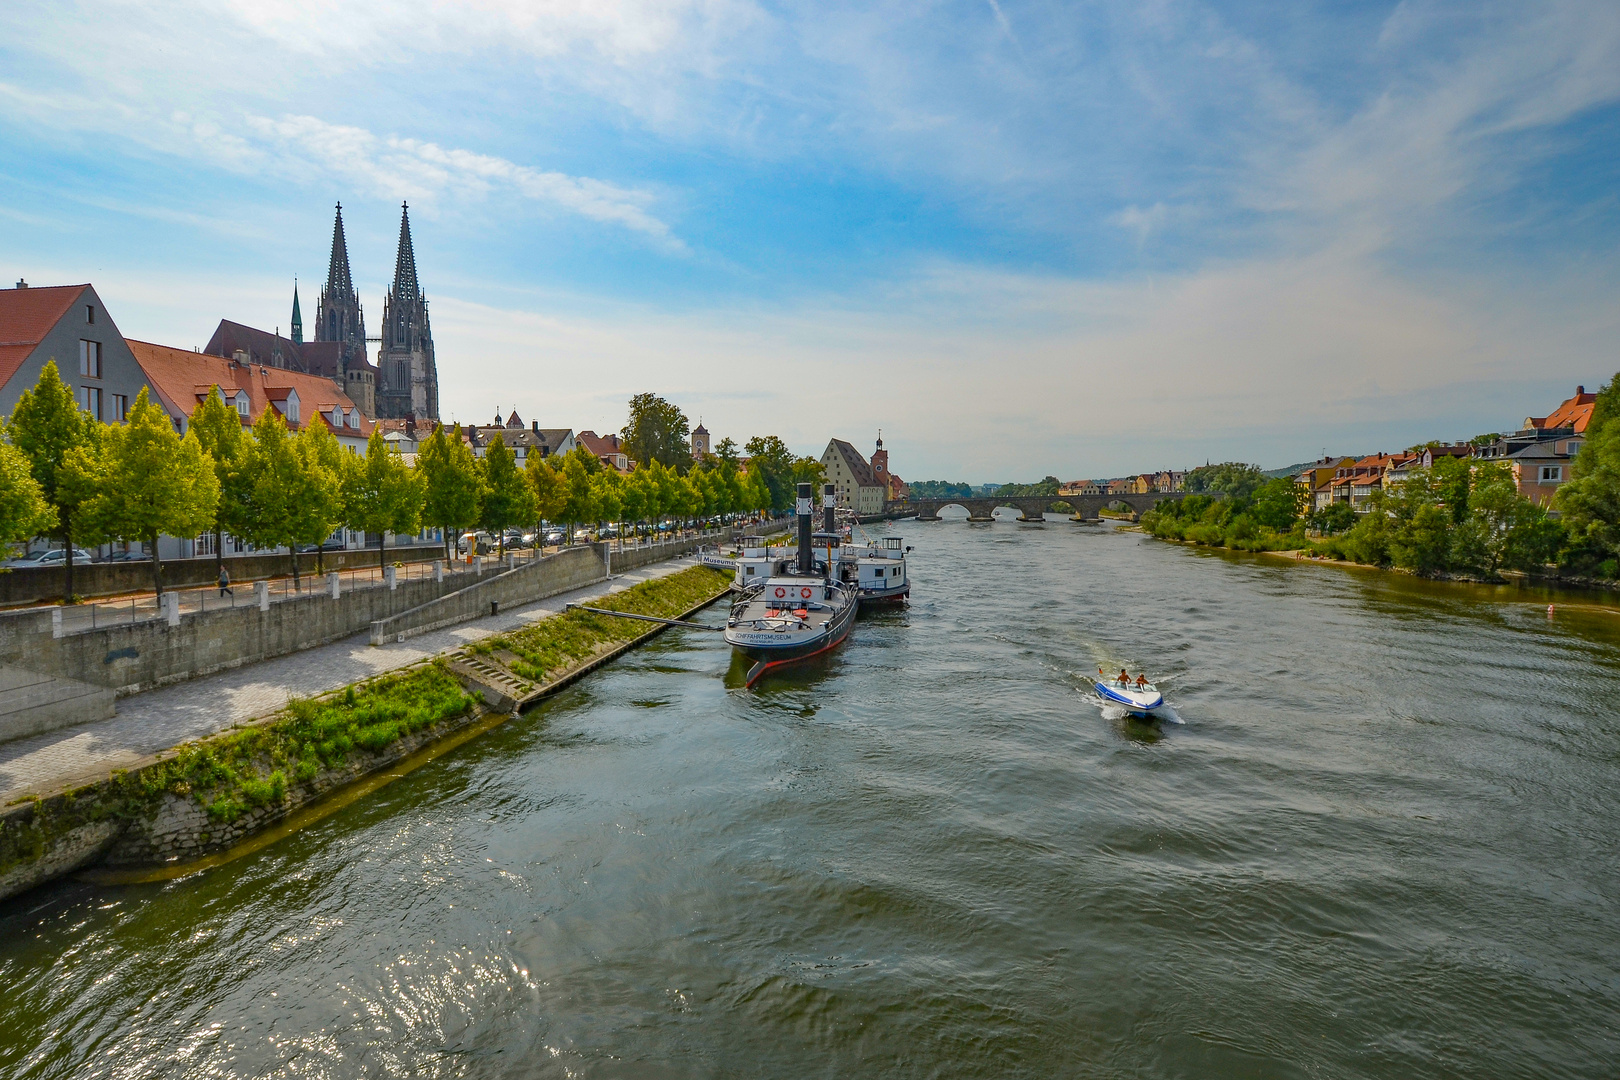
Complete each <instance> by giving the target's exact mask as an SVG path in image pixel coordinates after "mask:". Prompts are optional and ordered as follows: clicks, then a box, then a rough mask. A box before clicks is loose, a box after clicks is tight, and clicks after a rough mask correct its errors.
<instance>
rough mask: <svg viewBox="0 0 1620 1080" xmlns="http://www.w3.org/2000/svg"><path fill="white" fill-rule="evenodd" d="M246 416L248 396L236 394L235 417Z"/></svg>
mask: <svg viewBox="0 0 1620 1080" xmlns="http://www.w3.org/2000/svg"><path fill="white" fill-rule="evenodd" d="M247 414H248V396H247V395H246V394H243V393H238V394H237V395H236V415H237V416H246V415H247Z"/></svg>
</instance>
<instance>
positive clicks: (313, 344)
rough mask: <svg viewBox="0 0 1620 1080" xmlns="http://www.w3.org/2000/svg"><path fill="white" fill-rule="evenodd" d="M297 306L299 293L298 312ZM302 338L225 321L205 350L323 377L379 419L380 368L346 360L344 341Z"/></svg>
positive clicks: (360, 359) (362, 359)
mask: <svg viewBox="0 0 1620 1080" xmlns="http://www.w3.org/2000/svg"><path fill="white" fill-rule="evenodd" d="M297 304H298V297H297V294H296V291H295V293H294V296H293V305H294V310H295V311H296V309H297ZM300 336H302V334H301V333H300V334H295V335H294V337H283V336H282V335H281V332H280V331H279V330H277V331H276V332H274V333H272V332H271V331H268V330H260V329H258V328H256V327H252V326H245V325H243V324H242V323H238V322H232V321H231V320H229V319H221V320H220V321H219V325H218V326H216V327H215V328H214V336H213V337H211V338H209V339H208V344H206V345H204V346H203V350H202V351H203V352H205V353H208V354H209V355H212V356H218V357H223V358H224V359H227V360H236V361H237V362H239V363H243V364H252V365H256V366H258V367H263V368H272V369H276V370H282V371H296V372H299V373H301V374H305V375H319V376H321V377H322V378H325V379H328V380H329V381H330V382H331V383H332V385H333V386H335V387H337V389H338V390H339V392H341V393H342V394H343V395H344V396H345V397H347V398H348V399H349V400H350V401H352V402H354V404H355V406H356V407H357V408H358V409H359V410H360V411H361V412H362V413H364V414H365V415H366V416H367V417H368V418H375V416H376V413H377V410H376V389H377V369H376V368H374V367H372V366H371V364H370V363H368V362H366V359H365V357H364V356H361V357H360V358H359V359H358V360H356V359H352V358H350V359H345V354H344V347H343V345H342V343H340V342H335V341H305V342H299V341H297V340H296V338H297V337H300Z"/></svg>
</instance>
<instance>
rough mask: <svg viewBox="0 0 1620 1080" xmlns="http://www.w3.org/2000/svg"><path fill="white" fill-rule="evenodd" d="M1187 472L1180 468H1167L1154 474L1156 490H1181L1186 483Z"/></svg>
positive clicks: (1154, 488)
mask: <svg viewBox="0 0 1620 1080" xmlns="http://www.w3.org/2000/svg"><path fill="white" fill-rule="evenodd" d="M1186 480H1187V474H1186V473H1185V472H1182V471H1181V470H1179V469H1166V470H1164V471H1163V472H1159V473H1155V474H1154V476H1153V490H1154V491H1164V492H1170V491H1180V490H1181V489H1182V486H1183V485H1184V484H1185V483H1186Z"/></svg>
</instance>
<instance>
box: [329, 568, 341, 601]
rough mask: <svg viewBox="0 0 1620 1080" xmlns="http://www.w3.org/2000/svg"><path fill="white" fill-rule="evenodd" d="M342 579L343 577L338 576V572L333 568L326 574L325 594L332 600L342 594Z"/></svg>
mask: <svg viewBox="0 0 1620 1080" xmlns="http://www.w3.org/2000/svg"><path fill="white" fill-rule="evenodd" d="M342 581H343V579H342V578H341V577H339V576H338V573H337V571H335V570H334V571H332V573H330V574H327V575H326V591H327V594H328V595H329V596H331V597H332V599H334V600H337V599H339V598H340V597H342V595H343V586H342Z"/></svg>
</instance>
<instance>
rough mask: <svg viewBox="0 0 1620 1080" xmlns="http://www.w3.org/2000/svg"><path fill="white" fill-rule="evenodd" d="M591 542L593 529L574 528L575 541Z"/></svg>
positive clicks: (581, 542)
mask: <svg viewBox="0 0 1620 1080" xmlns="http://www.w3.org/2000/svg"><path fill="white" fill-rule="evenodd" d="M590 542H591V530H589V529H575V530H574V543H576V544H588V543H590Z"/></svg>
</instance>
